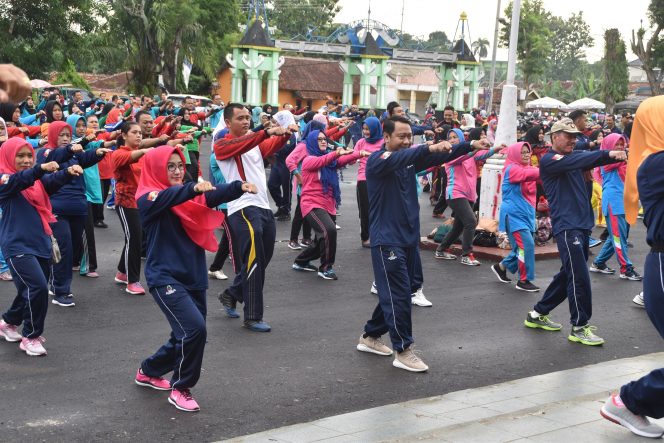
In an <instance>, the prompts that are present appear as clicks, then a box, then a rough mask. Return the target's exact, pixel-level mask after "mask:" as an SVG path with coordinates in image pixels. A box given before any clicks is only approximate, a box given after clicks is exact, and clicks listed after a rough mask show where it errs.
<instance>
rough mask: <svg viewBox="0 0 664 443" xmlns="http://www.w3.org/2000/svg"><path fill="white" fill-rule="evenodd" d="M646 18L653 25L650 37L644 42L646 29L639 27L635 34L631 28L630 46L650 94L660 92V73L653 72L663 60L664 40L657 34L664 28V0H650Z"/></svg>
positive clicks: (658, 93)
mask: <svg viewBox="0 0 664 443" xmlns="http://www.w3.org/2000/svg"><path fill="white" fill-rule="evenodd" d="M648 18H649V19H650V24H651V25H652V26H654V27H655V30H654V32H653V33H652V35H651V36H650V39H649V40H648V42H647V43H645V44H644V37H645V35H646V30H645V29H644V28H643V27H641V28H639V30H638V31H637V32H636V35H635V34H634V30H632V40H631V42H630V46H631V47H632V52H634V54H636V56H637V57H638V58H639V60H640V61H641V63H642V66H641V67H642V69H643V70H644V71H645V73H646V77H648V83H649V84H650V90H651V92H652V95H660V94H661V93H662V88H661V86H660V85H661V81H662V79H661V75H660V76H659V77H658V76H657V74H656V73H655V68H656V67H657V64H660V66H661V65H662V63H661V62H662V61H663V60H664V57H663V55H664V41H662V39H660V36H659V35H660V33H661V32H662V30H663V29H664V0H651V2H650V6H648Z"/></svg>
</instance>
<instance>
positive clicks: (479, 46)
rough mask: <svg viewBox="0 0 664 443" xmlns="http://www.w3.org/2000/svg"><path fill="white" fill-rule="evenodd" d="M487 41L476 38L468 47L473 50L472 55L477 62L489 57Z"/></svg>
mask: <svg viewBox="0 0 664 443" xmlns="http://www.w3.org/2000/svg"><path fill="white" fill-rule="evenodd" d="M489 45H490V43H489V40H487V39H485V38H478V39H477V40H475V41H474V42H473V43H471V45H470V47H471V48H472V49H473V54H475V55H476V56H477V61H481V60H482V59H483V58H486V57H487V56H488V55H489Z"/></svg>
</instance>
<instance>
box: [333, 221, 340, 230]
mask: <svg viewBox="0 0 664 443" xmlns="http://www.w3.org/2000/svg"><path fill="white" fill-rule="evenodd" d="M334 227H335V228H337V231H338V230H339V229H341V226H339V225H338V224H336V223H335V224H334Z"/></svg>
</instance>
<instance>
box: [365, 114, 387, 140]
mask: <svg viewBox="0 0 664 443" xmlns="http://www.w3.org/2000/svg"><path fill="white" fill-rule="evenodd" d="M364 124H365V125H367V127H368V128H369V137H367V138H366V140H367V143H376V142H377V141H379V140H382V139H383V127H382V126H381V124H380V120H378V119H377V118H376V117H369V118H367V119H366V120H364Z"/></svg>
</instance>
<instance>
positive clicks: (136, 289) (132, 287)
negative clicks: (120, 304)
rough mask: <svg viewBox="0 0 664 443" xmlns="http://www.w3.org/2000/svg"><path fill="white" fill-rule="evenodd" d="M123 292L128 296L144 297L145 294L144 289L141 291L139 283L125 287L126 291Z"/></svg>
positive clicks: (141, 287)
mask: <svg viewBox="0 0 664 443" xmlns="http://www.w3.org/2000/svg"><path fill="white" fill-rule="evenodd" d="M125 291H127V292H129V293H130V294H134V295H144V294H145V289H143V286H141V284H140V282H136V283H129V284H128V285H127V289H125Z"/></svg>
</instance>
